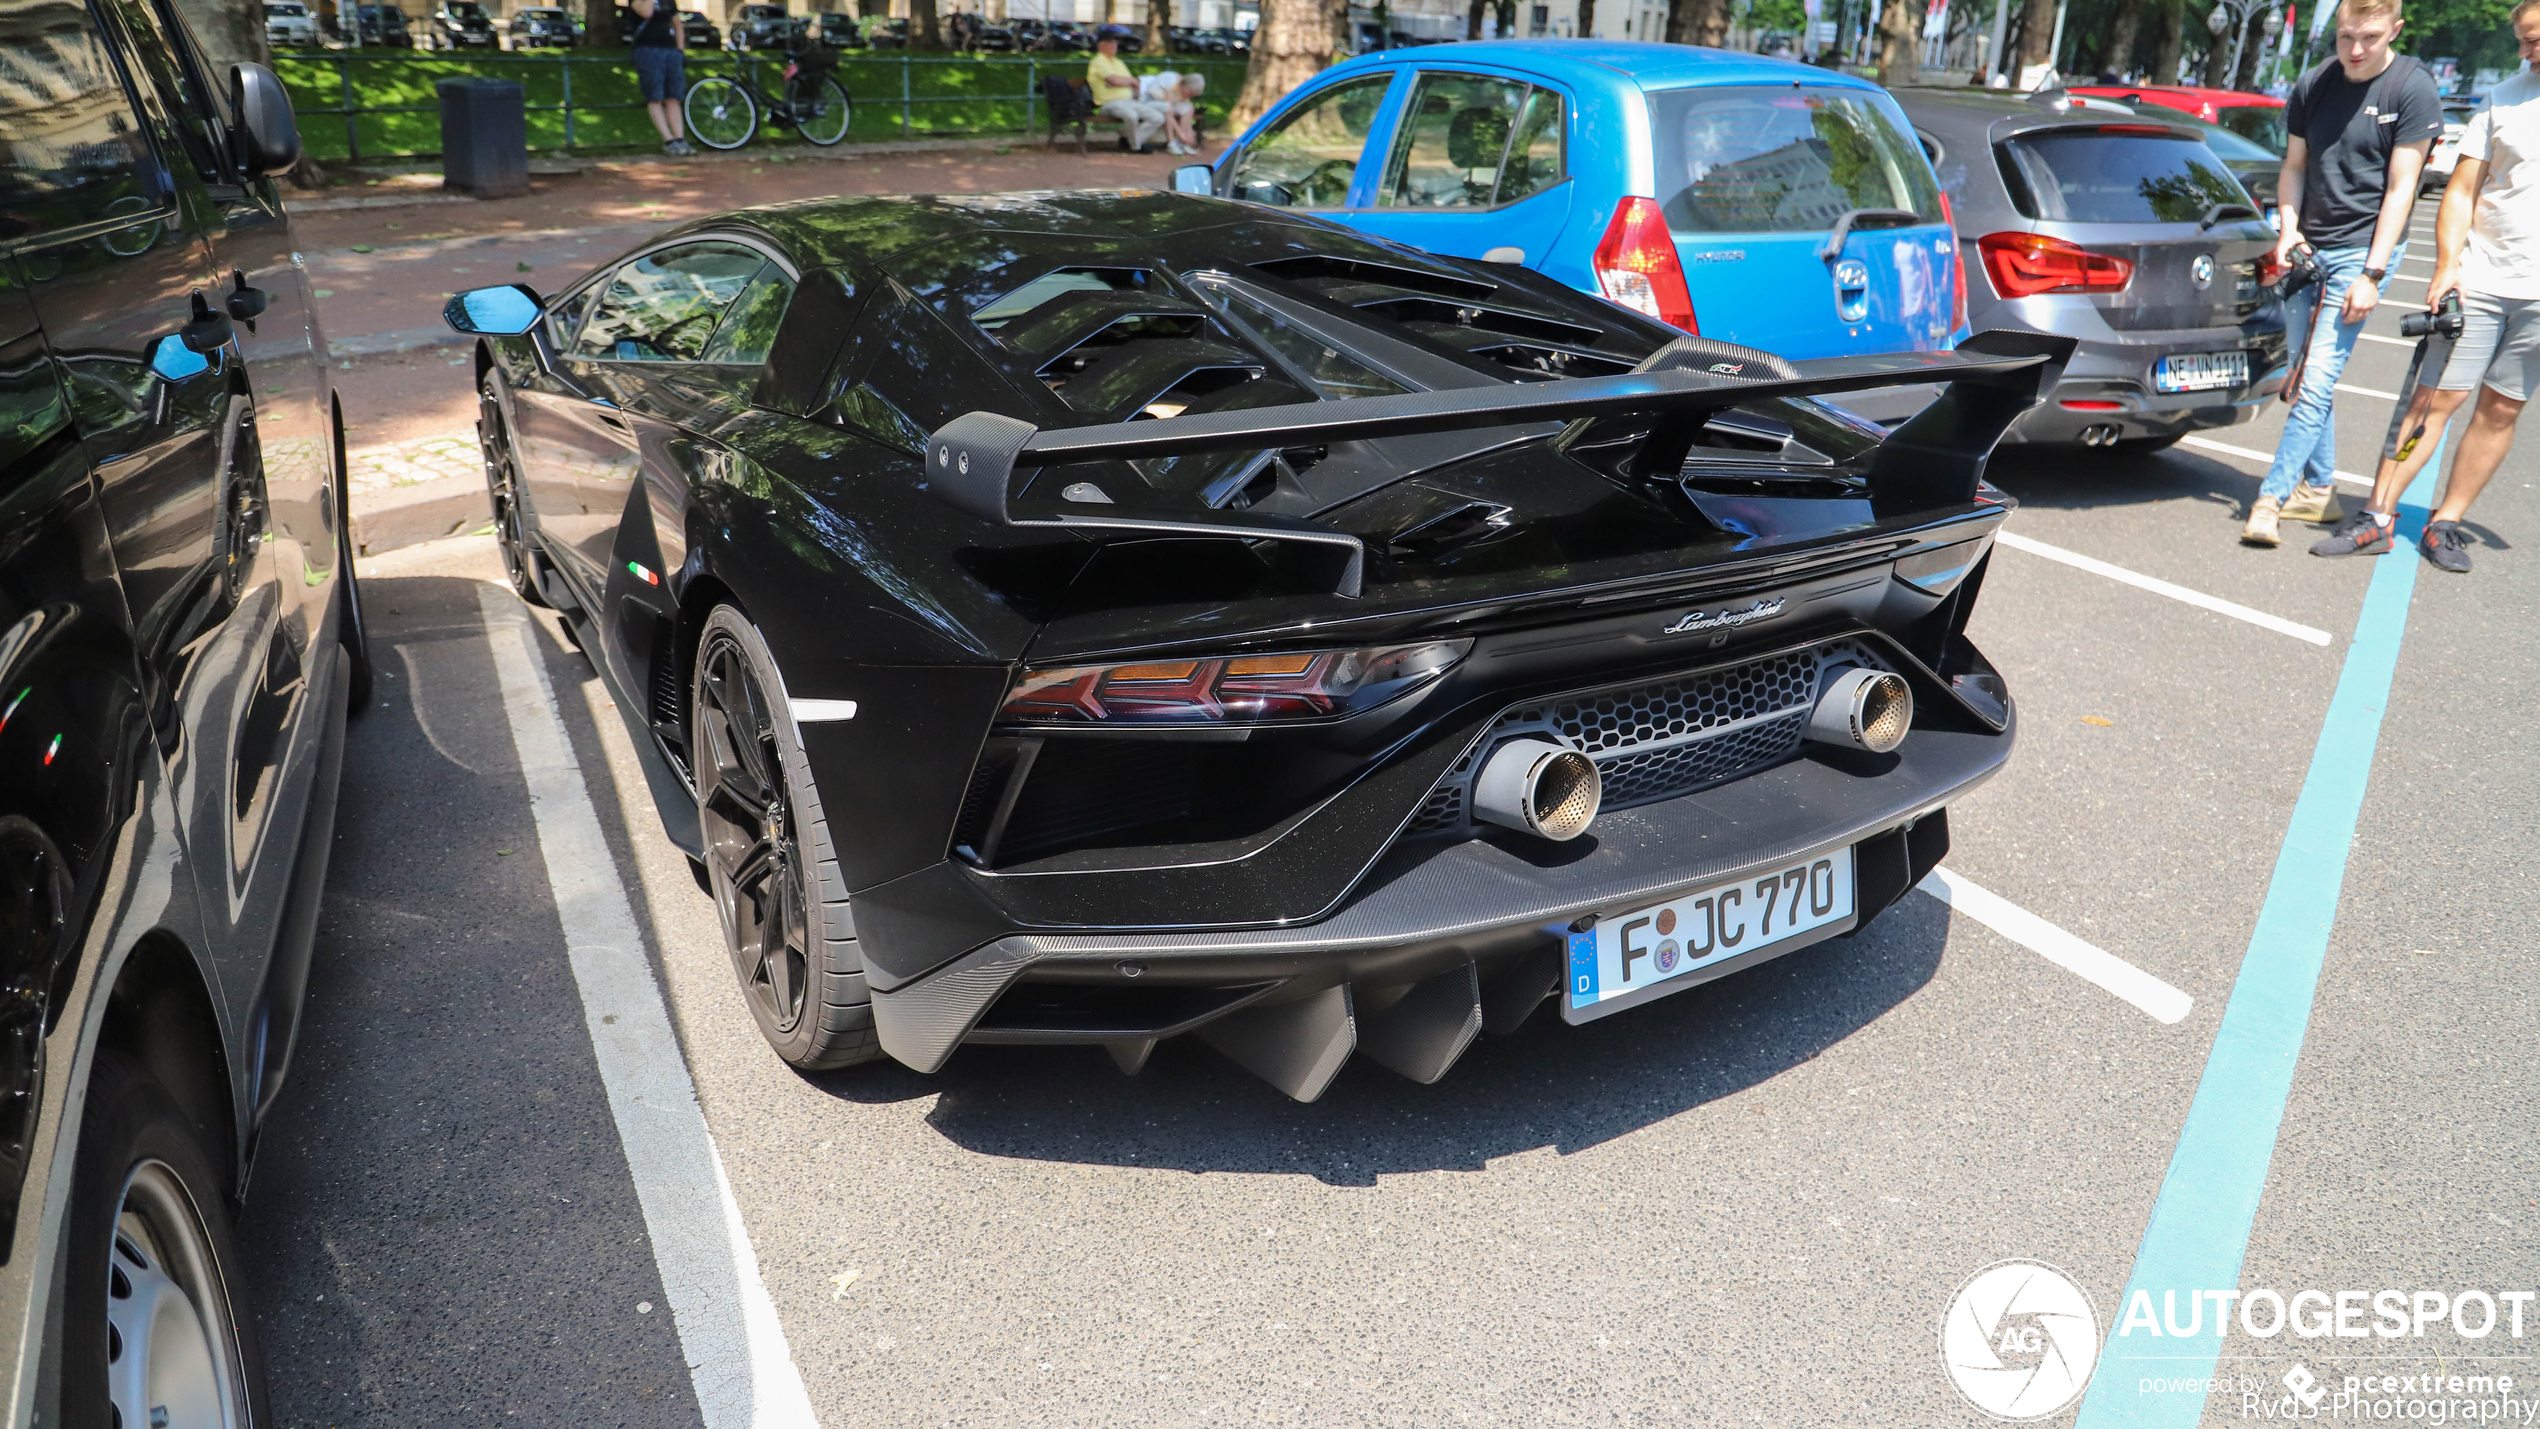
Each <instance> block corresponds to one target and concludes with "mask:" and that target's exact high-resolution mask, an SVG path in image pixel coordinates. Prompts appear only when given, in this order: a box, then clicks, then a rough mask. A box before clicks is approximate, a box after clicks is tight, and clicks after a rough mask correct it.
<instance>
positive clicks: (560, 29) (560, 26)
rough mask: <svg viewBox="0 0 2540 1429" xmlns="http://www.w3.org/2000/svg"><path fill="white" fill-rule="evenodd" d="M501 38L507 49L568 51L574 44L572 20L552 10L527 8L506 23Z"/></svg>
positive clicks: (536, 7) (549, 7) (528, 6)
mask: <svg viewBox="0 0 2540 1429" xmlns="http://www.w3.org/2000/svg"><path fill="white" fill-rule="evenodd" d="M502 36H503V41H504V45H503V47H504V48H505V49H512V50H535V49H562V50H569V49H572V48H573V44H574V33H573V20H572V18H571V17H570V16H568V15H566V14H565V12H564V11H562V10H560V9H556V8H554V7H552V6H546V5H527V6H523V7H522V8H520V9H518V10H514V11H513V12H512V13H511V15H510V17H509V18H507V19H505V20H504V21H503V24H502Z"/></svg>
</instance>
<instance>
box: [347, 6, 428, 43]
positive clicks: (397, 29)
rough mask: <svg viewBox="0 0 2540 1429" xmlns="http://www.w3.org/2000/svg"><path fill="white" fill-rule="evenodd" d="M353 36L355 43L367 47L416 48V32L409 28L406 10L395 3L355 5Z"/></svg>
mask: <svg viewBox="0 0 2540 1429" xmlns="http://www.w3.org/2000/svg"><path fill="white" fill-rule="evenodd" d="M353 36H354V39H353V43H354V44H357V45H360V46H362V47H364V48H366V49H391V50H410V49H413V48H414V32H413V30H411V29H410V28H408V25H407V20H406V12H405V11H403V10H400V9H398V8H397V7H396V6H394V5H357V6H355V7H353Z"/></svg>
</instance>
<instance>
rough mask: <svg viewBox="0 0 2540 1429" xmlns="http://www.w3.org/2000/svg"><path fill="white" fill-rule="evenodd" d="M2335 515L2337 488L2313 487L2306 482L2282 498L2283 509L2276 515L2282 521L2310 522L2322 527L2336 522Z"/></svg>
mask: <svg viewBox="0 0 2540 1429" xmlns="http://www.w3.org/2000/svg"><path fill="white" fill-rule="evenodd" d="M2337 514H2338V513H2337V488H2336V487H2335V486H2333V485H2332V486H2313V485H2311V484H2310V483H2309V482H2307V481H2306V482H2303V483H2302V484H2301V485H2299V486H2297V487H2294V488H2293V494H2292V495H2291V496H2288V497H2286V498H2284V507H2283V509H2282V510H2280V511H2278V512H2277V513H2276V515H2277V517H2278V518H2279V519H2282V520H2286V521H2310V522H2315V523H2317V524H2319V525H2322V526H2325V525H2327V524H2328V523H2329V522H2331V521H2334V520H2336V519H2337Z"/></svg>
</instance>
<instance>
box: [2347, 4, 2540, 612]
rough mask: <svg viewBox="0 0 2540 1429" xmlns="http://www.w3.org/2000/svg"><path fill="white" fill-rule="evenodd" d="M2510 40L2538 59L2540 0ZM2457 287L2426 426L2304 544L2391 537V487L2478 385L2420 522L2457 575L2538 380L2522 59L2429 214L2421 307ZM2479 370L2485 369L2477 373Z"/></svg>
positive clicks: (2535, 126)
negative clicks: (2447, 354) (2469, 531)
mask: <svg viewBox="0 0 2540 1429" xmlns="http://www.w3.org/2000/svg"><path fill="white" fill-rule="evenodd" d="M2512 24H2513V31H2514V42H2515V44H2517V45H2519V46H2520V47H2521V49H2522V57H2523V59H2525V60H2526V61H2530V62H2532V63H2535V64H2540V0H2522V3H2521V4H2519V5H2516V6H2514V10H2513V20H2512ZM2456 291H2457V292H2458V293H2459V294H2460V295H2461V318H2462V325H2461V338H2460V341H2459V342H2457V343H2454V344H2453V346H2452V360H2451V361H2450V362H2449V363H2446V364H2445V365H2444V368H2443V375H2442V377H2441V378H2440V379H2439V380H2438V381H2437V382H2436V383H2435V384H2434V391H2433V393H2432V394H2431V398H2432V403H2431V410H2429V411H2428V412H2427V414H2426V419H2425V430H2426V433H2427V436H2426V437H2420V438H2418V439H2417V443H2416V446H2415V448H2414V449H2412V450H2411V451H2409V453H2408V454H2407V456H2406V457H2405V458H2403V459H2402V460H2399V461H2385V462H2383V463H2382V464H2381V471H2380V472H2379V474H2378V475H2376V476H2375V477H2374V478H2373V484H2372V500H2371V503H2370V504H2369V505H2367V506H2366V507H2365V508H2364V509H2363V510H2361V511H2358V512H2356V513H2355V514H2354V515H2353V516H2351V517H2348V518H2347V520H2346V524H2345V525H2343V526H2340V527H2339V528H2338V529H2337V534H2336V535H2333V536H2330V537H2329V538H2328V539H2326V540H2324V541H2321V542H2320V543H2319V544H2317V545H2315V546H2313V547H2311V554H2312V555H2314V556H2377V555H2380V554H2381V553H2382V552H2384V551H2387V550H2389V549H2390V548H2391V546H2392V545H2393V544H2394V543H2395V535H2396V531H2397V527H2398V513H2399V494H2400V493H2401V492H2403V491H2406V490H2407V489H2408V483H2409V482H2412V481H2414V480H2416V475H2417V472H2418V471H2420V470H2422V469H2423V468H2424V466H2425V464H2426V462H2427V461H2429V460H2431V459H2432V458H2433V456H2434V449H2435V447H2436V446H2437V445H2439V443H2437V442H2434V441H2431V440H2429V439H2428V438H2429V437H2431V436H2432V435H2433V434H2435V433H2438V432H2440V431H2442V430H2443V429H2444V427H2445V426H2447V425H2449V424H2450V422H2451V420H2452V414H2453V413H2454V412H2457V411H2459V410H2460V409H2461V405H2462V404H2463V403H2464V402H2467V401H2468V400H2469V394H2470V390H2471V389H2472V388H2477V389H2478V408H2477V410H2476V412H2474V413H2473V414H2472V415H2471V417H2470V423H2469V430H2468V431H2467V432H2466V433H2464V434H2463V435H2462V437H2461V444H2460V447H2459V449H2458V450H2456V451H2455V452H2454V453H2453V454H2452V477H2451V480H2449V481H2447V482H2445V483H2444V484H2443V495H2442V499H2441V500H2440V501H2439V502H2437V503H2436V505H2435V509H2434V519H2433V520H2431V521H2428V522H2426V523H2425V537H2424V540H2423V542H2422V549H2423V550H2424V552H2425V558H2426V559H2427V560H2429V561H2432V562H2433V563H2434V564H2436V565H2437V566H2440V567H2442V568H2443V569H2444V570H2447V571H2453V572H2456V573H2460V574H2464V575H2466V574H2467V573H2468V571H2469V538H2468V537H2467V536H2466V535H2464V534H2463V533H2462V531H2461V518H2463V517H2465V516H2467V515H2469V504H2470V503H2471V502H2472V501H2475V500H2477V499H2478V493H2479V492H2481V491H2483V490H2485V489H2486V486H2487V481H2488V478H2490V477H2492V476H2494V475H2495V474H2496V468H2497V467H2498V466H2499V465H2501V464H2502V463H2503V462H2504V460H2505V453H2506V452H2508V451H2511V450H2512V449H2513V444H2514V423H2515V422H2516V421H2517V420H2518V419H2519V418H2520V417H2521V416H2522V407H2523V404H2524V403H2525V402H2528V401H2530V400H2531V393H2532V389H2533V388H2534V387H2535V386H2540V75H2535V74H2533V73H2532V72H2531V71H2529V70H2525V71H2524V72H2522V73H2521V74H2518V75H2515V76H2513V77H2512V78H2510V79H2507V80H2506V81H2505V82H2504V83H2502V84H2500V85H2498V86H2496V88H2495V90H2494V91H2493V92H2492V93H2490V94H2489V95H2488V96H2487V106H2486V107H2485V108H2483V109H2481V110H2479V111H2478V113H2477V114H2476V115H2475V116H2474V117H2472V118H2471V120H2470V121H2469V124H2468V126H2467V127H2466V128H2464V129H2463V130H2462V131H2461V157H2460V164H2459V166H2458V167H2456V168H2454V169H2453V170H2452V181H2451V182H2450V183H2449V184H2447V185H2445V186H2444V189H2443V207H2442V210H2441V211H2440V212H2439V213H2438V214H2437V215H2436V217H2435V220H2434V277H2433V278H2432V279H2431V280H2429V281H2428V282H2427V283H2426V285H2425V306H2426V310H2427V311H2429V312H2431V311H2433V310H2434V309H2435V308H2436V307H2438V306H2440V305H2441V304H2442V302H2443V297H2444V295H2445V294H2447V293H2451V292H2456ZM2481 379H2484V381H2483V382H2482V381H2481Z"/></svg>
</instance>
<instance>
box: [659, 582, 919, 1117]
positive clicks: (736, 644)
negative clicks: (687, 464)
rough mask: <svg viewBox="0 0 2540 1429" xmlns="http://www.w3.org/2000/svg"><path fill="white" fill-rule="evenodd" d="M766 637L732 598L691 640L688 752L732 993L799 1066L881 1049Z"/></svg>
mask: <svg viewBox="0 0 2540 1429" xmlns="http://www.w3.org/2000/svg"><path fill="white" fill-rule="evenodd" d="M784 689H785V682H784V680H783V679H782V678H781V677H780V676H779V675H778V674H777V672H776V662H775V660H774V658H773V657H772V656H770V655H769V654H768V650H767V642H766V641H765V640H764V639H762V638H760V636H759V633H758V630H757V628H756V627H754V626H752V625H751V624H750V622H749V619H748V618H747V617H746V616H744V615H742V614H741V612H740V611H739V610H737V609H735V608H734V607H732V606H728V605H724V606H717V607H715V610H714V612H713V614H711V615H709V616H708V617H707V618H706V623H705V629H704V631H703V633H702V634H700V635H699V637H698V641H697V660H696V668H695V673H694V675H693V677H692V679H691V680H690V684H689V696H690V698H689V703H688V710H689V714H688V727H689V745H688V748H689V754H690V758H691V759H692V760H693V762H694V764H695V769H696V777H697V815H698V822H699V823H700V824H701V825H702V826H703V829H704V833H705V844H706V857H705V864H706V882H707V885H708V889H709V891H711V892H712V893H713V895H714V902H715V911H716V913H717V914H718V915H720V918H721V921H722V923H723V941H724V946H725V948H726V949H727V950H728V951H729V952H730V953H731V955H732V970H733V972H734V974H735V975H737V976H738V977H739V979H740V982H741V991H742V994H743V996H744V997H745V998H746V999H747V1000H748V1002H749V1005H750V1015H751V1016H752V1017H753V1018H756V1019H757V1021H758V1028H759V1032H760V1033H761V1034H762V1035H764V1036H765V1037H766V1038H767V1043H768V1045H769V1046H770V1047H773V1048H775V1049H776V1055H778V1056H779V1057H782V1058H784V1059H785V1061H786V1062H787V1063H788V1064H790V1065H792V1066H794V1067H797V1068H800V1069H801V1070H804V1071H819V1070H822V1069H824V1068H830V1067H845V1066H852V1065H853V1064H855V1063H858V1062H869V1061H871V1060H873V1059H874V1058H876V1057H878V1056H880V1055H881V1054H882V1053H881V1044H880V1043H879V1042H878V1041H877V1040H876V1039H875V1036H874V1030H873V997H872V994H871V993H870V992H869V991H867V990H866V988H865V983H864V959H863V957H862V954H861V950H860V949H859V948H858V947H857V945H856V936H855V917H854V914H853V912H852V911H851V910H850V909H849V907H848V904H847V888H846V879H845V876H844V875H843V874H842V873H841V872H840V871H839V868H838V853H837V846H836V845H835V844H834V843H833V842H832V841H831V839H830V830H829V820H828V817H827V815H826V814H825V812H824V811H823V809H822V806H821V802H820V791H819V789H818V787H817V786H815V785H814V784H813V782H812V777H811V765H810V763H809V762H808V761H807V760H806V759H805V758H804V757H803V748H802V738H801V732H800V731H799V730H798V729H797V728H796V727H795V724H794V719H793V716H792V714H791V712H790V711H788V710H787V709H785V708H784V707H783V706H782V704H781V703H780V702H781V701H782V700H783V699H784V697H785V696H784Z"/></svg>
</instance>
